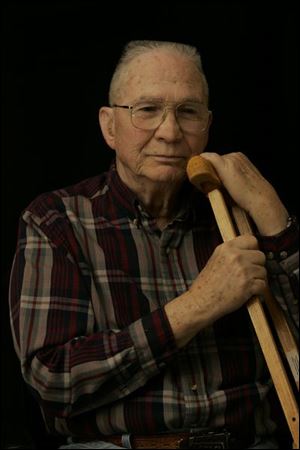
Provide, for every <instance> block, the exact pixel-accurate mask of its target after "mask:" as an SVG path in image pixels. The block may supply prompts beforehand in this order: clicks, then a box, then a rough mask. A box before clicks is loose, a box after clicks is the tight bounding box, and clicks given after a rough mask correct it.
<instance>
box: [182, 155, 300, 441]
mask: <svg viewBox="0 0 300 450" xmlns="http://www.w3.org/2000/svg"><path fill="white" fill-rule="evenodd" d="M187 174H188V177H189V180H190V182H191V183H192V184H193V185H195V186H196V187H197V188H198V189H200V190H201V191H203V192H204V193H205V194H207V196H208V198H209V201H210V204H211V207H212V209H213V212H214V215H215V218H216V222H217V224H218V227H219V230H220V233H221V236H222V238H223V240H224V241H228V240H231V239H234V238H235V237H236V236H237V233H236V231H235V227H234V224H233V222H232V219H231V216H230V214H229V211H228V209H227V205H226V203H225V200H224V197H223V194H222V192H221V190H220V188H221V182H220V180H219V178H218V176H217V174H216V172H215V171H214V169H213V167H212V165H211V164H210V163H209V162H208V161H207V160H205V159H204V158H201V156H194V157H192V158H191V159H190V160H189V162H188V165H187ZM247 309H248V313H249V315H250V318H251V321H252V324H253V327H254V329H255V332H256V335H257V337H258V340H259V343H260V346H261V349H262V352H263V355H264V358H265V360H266V364H267V366H268V369H269V372H270V375H271V377H272V380H273V383H274V386H275V389H276V392H277V395H278V398H279V401H280V404H281V406H282V409H283V412H284V415H285V418H286V421H287V423H288V426H289V429H290V432H291V435H292V438H293V448H299V411H298V405H297V402H296V400H295V397H294V393H293V390H292V387H291V385H290V382H289V379H288V376H287V374H286V371H285V368H284V365H283V363H282V361H281V357H280V354H279V351H278V349H277V346H276V343H275V341H274V338H273V335H272V332H271V329H270V326H269V324H268V321H267V319H266V316H265V312H264V310H263V307H262V305H261V302H260V299H259V297H258V296H253V297H252V298H251V299H250V300H248V302H247Z"/></svg>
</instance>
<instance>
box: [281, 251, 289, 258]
mask: <svg viewBox="0 0 300 450" xmlns="http://www.w3.org/2000/svg"><path fill="white" fill-rule="evenodd" d="M287 255H288V254H287V252H286V251H284V250H283V251H282V252H280V258H281V259H284V258H286V257H287Z"/></svg>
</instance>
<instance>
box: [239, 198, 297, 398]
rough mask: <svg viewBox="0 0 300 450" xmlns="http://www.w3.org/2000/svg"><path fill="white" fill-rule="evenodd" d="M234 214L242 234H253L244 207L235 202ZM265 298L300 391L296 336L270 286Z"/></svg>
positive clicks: (267, 288) (266, 290)
mask: <svg viewBox="0 0 300 450" xmlns="http://www.w3.org/2000/svg"><path fill="white" fill-rule="evenodd" d="M232 214H233V217H234V221H235V223H236V225H237V227H238V230H239V233H240V234H253V231H252V228H251V225H250V222H249V219H248V216H247V213H246V212H245V211H244V210H243V209H242V208H240V207H239V206H237V205H236V204H234V205H233V206H232ZM264 299H265V303H266V305H267V308H268V311H269V313H270V316H271V319H272V322H273V324H274V328H275V330H276V333H277V335H278V338H279V341H280V344H281V347H282V349H283V352H284V355H285V358H286V360H287V363H288V365H289V367H290V371H291V374H292V376H293V379H294V381H295V384H296V387H297V389H298V391H299V351H298V347H297V344H296V341H295V338H294V336H293V334H292V333H291V330H290V327H289V325H288V323H287V320H286V317H285V315H284V312H283V311H282V309H281V308H280V306H279V305H278V303H277V302H276V300H275V299H274V297H273V294H272V292H271V290H270V288H269V287H268V286H267V287H266V289H265V292H264Z"/></svg>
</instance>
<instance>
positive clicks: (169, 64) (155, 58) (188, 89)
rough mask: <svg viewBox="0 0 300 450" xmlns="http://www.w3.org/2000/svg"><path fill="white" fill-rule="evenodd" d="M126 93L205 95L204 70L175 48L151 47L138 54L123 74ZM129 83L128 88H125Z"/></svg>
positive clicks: (135, 94) (123, 89)
mask: <svg viewBox="0 0 300 450" xmlns="http://www.w3.org/2000/svg"><path fill="white" fill-rule="evenodd" d="M120 81H121V86H122V97H123V98H124V94H125V95H126V94H127V97H128V95H130V96H131V97H134V98H135V97H136V98H138V97H139V96H147V95H149V96H151V95H154V96H162V97H168V96H169V95H170V96H175V97H176V96H179V97H180V96H197V97H199V98H200V99H204V98H203V97H204V84H203V78H202V74H201V73H200V72H199V69H198V68H197V66H196V65H195V64H194V62H193V61H191V59H190V58H189V57H187V56H185V55H181V54H178V53H175V52H170V51H163V50H155V51H154V50H152V51H149V52H146V53H144V54H142V55H138V56H136V57H135V58H134V59H132V61H130V63H128V65H127V66H126V67H125V68H124V71H123V74H122V77H121V80H120ZM125 87H126V89H125Z"/></svg>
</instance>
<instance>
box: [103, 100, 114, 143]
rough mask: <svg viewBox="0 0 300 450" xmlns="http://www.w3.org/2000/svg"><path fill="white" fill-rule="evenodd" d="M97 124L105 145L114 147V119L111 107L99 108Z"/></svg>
mask: <svg viewBox="0 0 300 450" xmlns="http://www.w3.org/2000/svg"><path fill="white" fill-rule="evenodd" d="M99 124H100V128H101V131H102V134H103V137H104V139H105V142H106V143H107V145H108V146H109V147H110V148H112V149H113V150H114V149H115V121H114V112H113V109H112V108H110V107H108V106H102V107H101V108H100V110H99Z"/></svg>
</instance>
